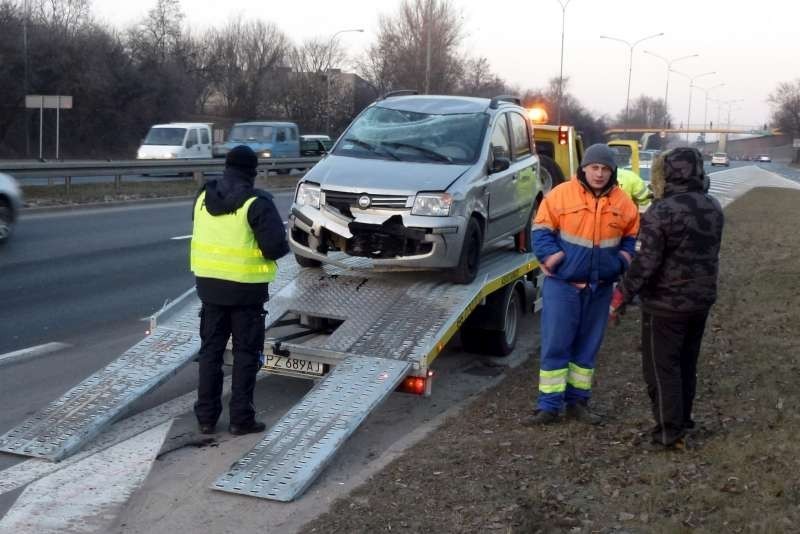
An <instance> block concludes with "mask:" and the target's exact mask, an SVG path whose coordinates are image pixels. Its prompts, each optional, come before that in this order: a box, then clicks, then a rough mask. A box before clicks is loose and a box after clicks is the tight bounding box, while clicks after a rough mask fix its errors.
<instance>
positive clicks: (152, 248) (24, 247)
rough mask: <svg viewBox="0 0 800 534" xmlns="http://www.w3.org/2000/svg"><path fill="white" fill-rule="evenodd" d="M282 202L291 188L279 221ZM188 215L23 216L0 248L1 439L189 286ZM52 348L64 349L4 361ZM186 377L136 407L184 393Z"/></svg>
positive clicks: (121, 346)
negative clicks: (23, 352)
mask: <svg viewBox="0 0 800 534" xmlns="http://www.w3.org/2000/svg"><path fill="white" fill-rule="evenodd" d="M290 203H291V193H290V192H282V193H278V194H276V204H277V206H278V209H279V211H280V212H281V214H282V215H284V220H285V215H286V213H287V210H288V207H289V205H290ZM190 210H191V203H190V202H189V201H183V202H170V203H163V204H148V205H128V206H120V207H112V208H91V209H81V210H77V211H59V212H50V213H36V214H34V213H23V215H22V217H21V219H20V223H19V225H18V227H17V229H16V233H15V235H14V238H13V239H12V240H11V241H10V242H9V243H7V245H6V246H4V247H3V248H2V249H0V273H2V283H1V284H0V302H2V306H0V332H1V334H0V405H2V406H3V410H2V411H0V434H2V433H4V432H6V431H7V430H9V429H11V428H12V427H13V426H14V425H16V424H18V423H19V422H21V421H22V420H23V419H24V417H25V416H28V415H31V414H32V413H34V411H35V410H37V409H39V408H41V407H43V406H44V405H46V404H47V403H48V402H50V401H52V400H54V399H56V398H58V397H59V396H60V395H61V394H63V393H64V392H65V391H66V390H68V389H69V388H70V387H72V386H74V385H75V384H77V383H78V382H80V381H81V380H82V379H84V378H85V377H86V376H88V375H89V374H91V373H93V372H94V371H96V370H97V369H99V368H101V367H102V366H104V365H106V364H107V363H109V362H111V361H112V360H114V359H115V358H116V357H117V356H119V355H120V354H121V353H122V352H124V351H125V350H127V349H128V348H129V347H130V346H132V345H133V344H135V343H136V342H137V341H139V340H140V339H142V337H143V335H144V332H145V329H146V328H147V323H146V322H145V321H144V320H143V319H145V318H146V317H148V316H149V315H150V314H152V313H153V312H155V311H157V310H158V309H159V308H160V307H161V306H163V305H164V303H165V302H166V300H167V299H172V298H175V297H178V296H179V295H180V294H182V293H183V292H184V291H186V290H187V289H189V288H191V287H192V286H193V284H194V280H193V277H192V275H191V273H190V272H189V265H188V261H189V260H188V246H189V239H188V236H189V234H190V233H191V216H190ZM176 238H177V239H176ZM50 343H59V344H63V346H62V348H60V350H57V351H54V352H52V353H49V354H44V355H41V356H38V357H36V358H32V359H27V360H22V361H13V362H12V363H6V364H5V365H4V364H3V363H2V357H3V355H7V354H9V353H11V352H16V351H20V350H24V349H28V348H30V347H35V346H40V345H44V344H50ZM190 368H191V366H190ZM193 372H194V371H193V370H191V371H188V370H187V371H185V372H183V373H182V374H181V375H178V377H177V378H176V379H173V380H171V381H170V383H169V384H168V385H167V386H165V387H164V388H161V389H159V390H158V392H157V393H156V394H154V395H152V396H148V399H147V401H145V402H143V403H142V404H141V406H139V407H138V409H144V408H146V407H149V406H152V405H155V404H157V403H158V402H163V401H164V400H166V399H169V398H171V397H173V396H175V395H176V394H179V393H182V392H186V391H188V390H189V389H191V388H192V387H193V385H194V375H193ZM184 375H185V376H184ZM7 462H8V459H7V458H6V457H3V458H0V464H4V463H7ZM0 468H2V465H0Z"/></svg>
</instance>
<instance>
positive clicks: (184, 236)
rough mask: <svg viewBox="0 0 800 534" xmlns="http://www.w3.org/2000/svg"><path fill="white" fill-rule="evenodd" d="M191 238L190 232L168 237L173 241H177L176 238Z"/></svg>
mask: <svg viewBox="0 0 800 534" xmlns="http://www.w3.org/2000/svg"><path fill="white" fill-rule="evenodd" d="M191 238H192V234H189V235H179V236H175V237H170V239H171V240H173V241H178V240H181V239H191Z"/></svg>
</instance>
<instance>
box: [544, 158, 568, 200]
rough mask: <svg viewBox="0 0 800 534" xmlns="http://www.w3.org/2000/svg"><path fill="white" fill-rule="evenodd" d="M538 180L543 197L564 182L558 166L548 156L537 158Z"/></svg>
mask: <svg viewBox="0 0 800 534" xmlns="http://www.w3.org/2000/svg"><path fill="white" fill-rule="evenodd" d="M539 179H540V181H541V183H542V193H544V194H545V195H546V194H547V193H549V192H550V190H551V189H553V188H554V187H555V186H557V185H558V184H560V183H562V182H564V173H563V172H561V168H560V167H559V166H558V164H557V163H556V162H555V161H554V160H553V159H552V158H550V157H548V156H539Z"/></svg>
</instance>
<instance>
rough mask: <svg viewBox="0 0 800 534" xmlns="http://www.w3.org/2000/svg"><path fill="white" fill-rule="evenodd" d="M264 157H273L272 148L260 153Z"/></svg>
mask: <svg viewBox="0 0 800 534" xmlns="http://www.w3.org/2000/svg"><path fill="white" fill-rule="evenodd" d="M259 156H261V157H262V158H271V157H272V150H265V151H263V152H261V154H259Z"/></svg>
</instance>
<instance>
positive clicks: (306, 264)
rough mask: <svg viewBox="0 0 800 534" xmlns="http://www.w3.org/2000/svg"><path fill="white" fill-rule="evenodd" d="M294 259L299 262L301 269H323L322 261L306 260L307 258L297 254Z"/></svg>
mask: <svg viewBox="0 0 800 534" xmlns="http://www.w3.org/2000/svg"><path fill="white" fill-rule="evenodd" d="M294 259H295V261H297V264H298V265H299V266H300V267H306V268H309V269H312V268H315V267H322V262H321V261H319V260H315V259H313V258H306V257H305V256H301V255H300V254H295V255H294Z"/></svg>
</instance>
